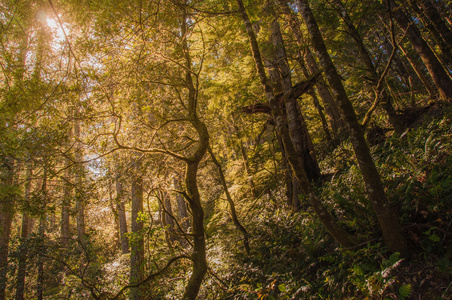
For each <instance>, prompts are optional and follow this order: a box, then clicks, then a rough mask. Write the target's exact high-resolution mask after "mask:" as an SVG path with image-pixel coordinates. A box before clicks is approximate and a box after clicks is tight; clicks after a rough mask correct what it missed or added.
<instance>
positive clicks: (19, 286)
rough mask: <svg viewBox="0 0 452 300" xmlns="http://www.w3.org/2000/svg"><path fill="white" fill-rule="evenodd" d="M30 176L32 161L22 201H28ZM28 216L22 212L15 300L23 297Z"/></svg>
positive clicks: (29, 165) (26, 177) (28, 225)
mask: <svg viewBox="0 0 452 300" xmlns="http://www.w3.org/2000/svg"><path fill="white" fill-rule="evenodd" d="M31 176H32V163H31V162H30V163H29V164H28V165H27V171H26V174H25V193H24V201H25V202H29V201H30V194H31V193H30V192H31ZM29 230H30V217H29V216H28V212H26V211H24V212H22V232H21V240H20V246H19V259H18V260H19V267H18V269H17V280H16V298H15V300H23V299H24V291H25V276H26V270H27V255H28V251H27V250H28V249H27V248H28V245H27V244H28V235H29V233H30V231H29Z"/></svg>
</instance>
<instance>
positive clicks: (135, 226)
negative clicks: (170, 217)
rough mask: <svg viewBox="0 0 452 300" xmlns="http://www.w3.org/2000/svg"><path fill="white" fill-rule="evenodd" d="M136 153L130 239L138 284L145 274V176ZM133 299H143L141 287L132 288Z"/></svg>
mask: <svg viewBox="0 0 452 300" xmlns="http://www.w3.org/2000/svg"><path fill="white" fill-rule="evenodd" d="M139 155H140V154H139V153H135V157H136V161H135V162H134V167H133V170H134V174H133V181H132V221H131V223H132V226H131V227H132V235H133V237H132V240H131V241H130V250H131V253H130V284H136V283H138V282H140V281H141V280H142V279H143V275H144V239H143V237H142V236H141V234H142V233H141V232H140V231H141V230H142V229H143V222H142V221H141V220H140V214H141V213H142V212H143V178H142V174H141V173H142V170H141V165H142V164H141V157H140V156H139ZM130 299H131V300H139V299H141V289H140V287H136V288H132V289H131V291H130Z"/></svg>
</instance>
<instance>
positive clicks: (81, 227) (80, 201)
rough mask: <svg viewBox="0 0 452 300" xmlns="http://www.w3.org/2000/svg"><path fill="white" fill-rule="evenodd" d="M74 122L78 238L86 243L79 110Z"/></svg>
mask: <svg viewBox="0 0 452 300" xmlns="http://www.w3.org/2000/svg"><path fill="white" fill-rule="evenodd" d="M75 118H76V120H75V123H74V138H75V145H77V149H76V152H75V161H76V165H75V208H76V211H77V238H78V240H79V241H80V243H82V244H86V227H85V203H84V202H85V201H84V198H85V195H83V193H84V189H83V173H84V170H83V165H82V164H81V163H80V161H82V147H81V143H80V142H79V141H80V120H79V118H80V116H79V113H78V112H77V113H76V115H75Z"/></svg>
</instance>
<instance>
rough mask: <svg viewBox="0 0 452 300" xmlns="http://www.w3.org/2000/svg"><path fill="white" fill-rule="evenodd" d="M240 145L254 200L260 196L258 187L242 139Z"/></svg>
mask: <svg viewBox="0 0 452 300" xmlns="http://www.w3.org/2000/svg"><path fill="white" fill-rule="evenodd" d="M237 131H238V129H237ZM239 143H240V153H241V154H242V159H243V166H244V167H245V174H246V176H247V177H248V182H249V184H250V188H251V194H252V195H253V197H254V198H257V197H258V196H259V195H258V193H257V190H256V186H255V185H254V180H253V173H252V172H251V168H250V164H249V163H248V155H246V149H245V146H244V145H243V141H242V139H239Z"/></svg>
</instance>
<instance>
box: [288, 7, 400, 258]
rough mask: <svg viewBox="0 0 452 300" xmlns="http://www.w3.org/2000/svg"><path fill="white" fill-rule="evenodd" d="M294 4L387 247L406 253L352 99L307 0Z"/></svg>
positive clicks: (396, 221) (397, 221)
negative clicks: (334, 102) (344, 128)
mask: <svg viewBox="0 0 452 300" xmlns="http://www.w3.org/2000/svg"><path fill="white" fill-rule="evenodd" d="M296 4H297V5H298V9H299V11H300V13H301V14H302V16H303V19H304V20H305V23H306V27H307V29H308V31H309V34H310V36H311V42H312V45H313V47H314V48H315V50H316V51H317V56H318V58H319V61H320V64H321V66H322V67H323V69H324V70H325V75H326V77H327V79H328V82H329V83H330V87H331V89H332V91H333V94H334V95H335V96H336V99H337V102H338V103H339V105H340V108H341V111H342V115H343V117H344V120H345V122H346V123H347V126H348V129H349V134H350V139H351V142H352V145H353V149H354V151H355V154H356V157H357V159H358V164H359V167H360V170H361V173H362V175H363V178H364V182H365V185H366V190H367V194H368V197H369V200H370V202H371V204H372V207H373V209H374V211H375V213H376V215H377V218H378V221H379V224H380V228H381V230H382V233H383V238H384V240H385V242H386V245H387V246H388V248H389V250H390V251H393V252H395V251H398V252H400V253H401V254H402V255H407V254H408V248H407V245H406V241H405V237H404V236H403V233H402V228H401V226H400V224H399V220H398V216H397V214H396V213H395V212H394V211H393V210H392V209H391V208H390V207H389V206H388V204H387V199H386V195H385V193H384V188H383V184H382V182H381V178H380V174H379V173H378V171H377V169H376V167H375V164H374V161H373V159H372V156H371V154H370V149H369V146H368V145H367V143H366V140H365V139H364V133H363V131H362V128H361V125H360V124H359V123H358V119H357V117H356V114H355V111H354V109H353V106H352V103H351V102H350V100H349V99H348V96H347V94H346V92H345V89H344V86H343V85H342V82H341V79H340V76H339V74H338V72H337V70H336V67H335V66H334V64H333V62H332V60H331V58H330V56H329V54H328V51H327V49H326V46H325V43H324V41H323V38H322V35H321V33H320V29H319V27H318V25H317V22H316V20H315V18H314V15H313V13H312V11H311V8H310V7H309V4H308V1H307V0H297V1H296Z"/></svg>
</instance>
